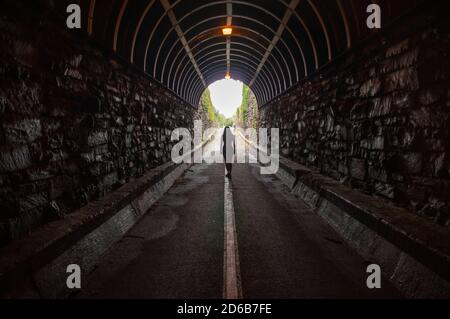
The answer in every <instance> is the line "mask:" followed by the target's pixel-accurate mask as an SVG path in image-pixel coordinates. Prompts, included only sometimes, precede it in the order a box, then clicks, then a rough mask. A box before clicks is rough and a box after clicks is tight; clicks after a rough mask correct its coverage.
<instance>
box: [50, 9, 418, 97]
mask: <svg viewBox="0 0 450 319" xmlns="http://www.w3.org/2000/svg"><path fill="white" fill-rule="evenodd" d="M74 2H77V1H71V0H67V1H57V4H56V5H57V6H58V9H59V10H61V12H65V8H66V6H67V4H68V3H74ZM413 2H418V1H406V0H405V1H403V0H378V1H374V0H372V1H370V0H79V1H78V4H79V5H80V6H81V8H82V12H83V26H84V28H85V30H86V31H87V32H88V33H89V34H90V35H91V36H92V37H94V38H95V39H97V40H98V41H100V42H101V43H102V44H103V45H105V46H107V47H109V48H111V49H112V50H114V51H115V52H116V53H117V54H118V55H120V56H121V57H123V58H125V59H126V60H128V61H129V62H131V63H133V64H135V65H136V66H138V67H139V68H141V69H142V70H143V71H145V72H147V73H148V74H149V75H151V76H152V77H153V78H155V79H156V80H158V81H160V82H161V83H163V84H164V85H165V86H167V87H168V88H170V89H172V90H173V91H175V92H176V93H177V94H178V95H180V96H181V97H182V98H184V99H185V100H186V101H188V102H190V103H192V104H193V105H197V104H198V101H199V100H200V97H201V95H202V93H203V91H204V90H205V88H206V87H207V86H208V85H209V84H211V83H213V82H215V81H217V80H220V79H223V78H224V76H225V74H226V73H227V72H230V73H231V76H232V78H234V79H237V80H241V81H243V82H244V83H246V84H247V85H249V86H250V87H251V89H252V90H253V91H254V93H255V95H256V97H257V100H258V103H259V104H260V105H263V104H265V103H267V102H268V101H270V100H271V99H272V98H274V97H275V96H277V95H279V94H280V93H282V92H284V91H285V90H286V89H288V88H289V87H291V86H292V85H294V84H295V83H297V82H298V81H300V80H301V79H303V78H305V77H306V76H308V75H309V74H311V73H313V72H314V71H316V70H317V69H318V68H320V67H321V66H323V65H325V64H326V63H328V62H329V61H331V60H332V59H333V58H335V57H336V56H338V55H340V54H341V53H343V52H344V51H346V50H347V49H349V48H351V47H352V45H354V44H355V43H357V42H358V41H360V40H361V39H362V38H364V37H365V36H367V35H368V34H369V32H370V30H368V28H367V27H366V25H365V24H366V18H367V16H368V14H367V13H366V8H367V6H368V5H369V4H370V3H376V4H378V5H380V7H381V9H382V13H383V23H387V22H388V21H389V20H392V19H394V18H395V17H396V16H398V15H400V14H401V13H402V12H403V11H405V10H406V9H407V8H409V7H411V6H412V5H413V4H414V3H413ZM228 25H231V26H232V27H233V34H232V35H231V36H230V37H225V36H224V35H223V34H222V28H223V27H224V26H228Z"/></svg>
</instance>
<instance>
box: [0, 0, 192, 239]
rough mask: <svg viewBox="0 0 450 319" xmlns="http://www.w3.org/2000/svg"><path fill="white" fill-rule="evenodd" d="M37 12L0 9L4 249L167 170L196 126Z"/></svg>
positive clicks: (159, 93)
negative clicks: (180, 131) (178, 139)
mask: <svg viewBox="0 0 450 319" xmlns="http://www.w3.org/2000/svg"><path fill="white" fill-rule="evenodd" d="M7 3H8V4H7ZM30 5H31V6H36V8H32V9H29V10H26V9H24V8H23V7H21V5H20V2H18V3H16V4H13V2H12V1H7V2H2V4H0V42H1V43H2V45H1V46H0V60H1V64H0V243H4V242H8V241H10V240H12V239H15V238H18V237H20V236H22V235H23V234H25V233H27V232H29V231H31V230H33V229H34V228H35V227H37V226H39V225H41V224H43V223H46V222H48V221H51V220H54V219H58V218H63V217H64V216H65V215H66V214H69V213H71V212H73V211H74V210H76V209H77V208H79V207H81V206H83V205H85V204H87V203H88V202H89V201H93V200H95V199H98V198H100V197H102V196H103V195H104V194H106V193H107V192H109V191H111V190H113V189H116V188H118V187H119V186H121V185H123V184H124V183H126V182H128V181H130V180H131V179H133V178H134V177H137V176H140V175H142V174H143V173H144V172H145V171H146V170H148V169H151V168H153V167H156V166H158V165H160V164H162V163H164V162H166V161H169V160H170V150H171V146H172V143H171V142H170V135H171V132H172V130H173V129H174V128H176V127H189V128H191V127H192V124H193V119H194V117H196V116H197V115H196V114H195V113H196V111H197V110H196V109H194V108H193V107H192V106H191V105H188V104H187V103H186V102H184V101H182V100H180V99H179V98H177V97H176V96H175V95H174V94H172V93H171V92H169V91H168V90H167V89H165V88H163V87H161V86H160V85H158V84H157V83H156V82H154V81H153V80H151V79H150V78H148V77H147V76H145V75H144V74H142V73H139V72H138V71H136V70H134V69H132V68H131V67H130V66H128V65H126V64H122V63H120V62H118V61H117V60H115V59H114V58H112V57H111V56H110V55H108V54H107V53H105V52H103V51H102V50H100V49H98V48H97V47H96V46H95V45H94V44H92V43H90V41H89V40H88V38H87V37H85V36H83V35H80V34H78V33H73V32H69V31H68V30H66V29H65V28H64V27H62V26H63V23H64V22H63V21H58V20H55V19H56V18H54V17H53V16H52V15H51V13H50V12H46V11H45V8H41V7H39V5H38V4H36V3H31V4H30ZM34 12H39V15H38V14H34Z"/></svg>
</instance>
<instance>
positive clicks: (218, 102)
mask: <svg viewBox="0 0 450 319" xmlns="http://www.w3.org/2000/svg"><path fill="white" fill-rule="evenodd" d="M199 111H200V113H201V119H202V120H203V121H204V122H205V120H206V122H207V123H208V124H209V125H208V126H210V127H220V128H222V127H225V126H233V127H237V128H244V129H246V128H255V129H256V128H258V127H259V112H258V103H257V100H256V96H255V94H254V93H253V91H252V90H251V89H250V88H249V87H248V86H247V85H246V84H244V83H243V82H241V81H239V80H233V79H223V80H219V81H216V82H214V83H212V84H211V85H209V86H208V88H207V89H206V90H205V91H204V92H203V95H202V97H201V99H200V108H199Z"/></svg>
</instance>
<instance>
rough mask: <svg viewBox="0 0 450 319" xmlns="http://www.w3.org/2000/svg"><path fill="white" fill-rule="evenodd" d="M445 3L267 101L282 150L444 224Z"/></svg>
mask: <svg viewBox="0 0 450 319" xmlns="http://www.w3.org/2000/svg"><path fill="white" fill-rule="evenodd" d="M444 12H445V13H442V12H439V10H435V11H433V10H431V11H430V12H420V13H413V14H412V15H411V16H408V17H405V18H403V20H401V21H399V22H398V23H397V24H396V25H394V26H392V27H388V28H387V29H385V30H384V31H383V33H381V34H377V35H374V36H373V37H371V38H370V39H369V40H367V41H366V42H365V43H364V45H362V46H360V47H358V48H355V49H353V50H352V51H350V52H349V53H348V54H346V55H345V56H343V57H342V58H341V59H340V60H337V61H335V62H333V63H332V64H330V65H329V66H328V67H326V68H325V69H323V70H321V71H319V72H317V73H316V74H313V75H311V76H310V77H309V78H308V79H307V80H305V81H303V82H302V83H300V84H299V85H297V86H296V87H294V88H293V89H291V90H290V91H289V92H287V93H285V94H284V95H282V96H280V97H278V98H276V99H275V100H274V101H272V102H270V103H268V104H267V105H265V106H263V107H262V108H261V115H260V117H261V126H262V127H269V128H270V127H278V128H280V134H281V141H280V142H281V145H280V150H281V152H282V155H284V156H286V157H288V158H290V159H292V160H295V161H297V162H300V163H302V164H304V165H307V166H309V167H313V168H317V169H318V170H320V172H322V173H323V174H326V175H328V176H331V177H333V178H335V179H337V180H341V181H342V182H343V183H348V185H350V186H352V187H354V188H358V189H361V190H362V191H364V192H367V193H370V194H374V195H376V196H380V197H382V198H385V199H388V200H391V201H394V202H395V203H397V204H399V205H401V206H404V207H407V208H408V209H410V210H411V211H413V212H415V213H417V214H420V215H422V216H424V217H426V218H430V219H432V220H434V221H435V222H437V223H438V224H441V225H446V226H447V227H449V226H450V219H449V215H450V208H449V206H450V205H449V200H450V125H449V123H450V122H449V121H450V119H449V113H450V112H449V111H450V85H449V83H450V81H449V75H450V72H449V70H450V58H449V53H450V45H449V43H450V39H449V22H448V21H449V20H448V17H447V16H446V14H448V11H444ZM430 22H431V24H430Z"/></svg>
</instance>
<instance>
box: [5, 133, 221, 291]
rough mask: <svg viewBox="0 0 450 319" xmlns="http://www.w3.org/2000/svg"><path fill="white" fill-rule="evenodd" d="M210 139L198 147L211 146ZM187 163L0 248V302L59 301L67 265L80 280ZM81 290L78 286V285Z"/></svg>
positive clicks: (128, 186) (157, 171) (146, 177)
mask: <svg viewBox="0 0 450 319" xmlns="http://www.w3.org/2000/svg"><path fill="white" fill-rule="evenodd" d="M213 137H214V135H211V136H210V137H209V138H208V139H206V140H205V141H204V143H203V144H202V145H203V146H204V145H205V144H207V143H208V142H210V141H211V139H212V138H213ZM191 166H192V164H174V163H171V162H169V163H166V164H164V165H161V166H159V167H157V168H155V169H153V170H151V171H149V172H148V173H147V174H145V175H144V176H142V177H140V178H138V179H136V180H135V181H132V182H130V183H128V184H126V185H124V186H122V187H121V188H119V189H117V190H115V191H113V192H111V193H110V194H108V195H106V196H105V197H103V198H102V199H100V200H98V201H96V202H92V203H90V204H88V205H87V206H85V207H83V208H81V209H80V210H78V211H77V212H74V213H72V214H70V215H68V216H67V217H66V218H64V219H63V220H58V221H55V222H52V223H50V224H47V225H44V226H42V227H41V228H39V229H38V230H36V231H35V232H33V233H32V234H31V235H30V236H28V237H25V238H23V239H19V240H17V241H15V242H13V243H11V244H10V245H8V246H6V247H4V248H2V249H0V298H63V297H67V296H68V295H70V293H72V292H73V291H71V290H69V289H68V288H67V286H66V280H67V277H68V276H69V274H68V273H67V272H66V270H67V266H68V265H70V264H76V265H79V266H80V267H81V270H82V278H85V275H87V274H88V273H90V272H91V271H92V270H93V269H94V267H95V265H96V264H97V262H98V260H99V259H100V257H101V256H102V255H103V254H104V253H105V252H106V251H107V250H108V249H109V248H110V247H111V246H112V245H113V244H114V243H115V242H117V241H118V240H120V239H121V238H122V237H123V236H124V235H125V234H126V233H127V231H128V230H130V229H131V228H132V227H133V226H134V225H135V224H136V222H137V221H138V220H139V219H140V218H141V217H142V216H143V215H145V214H146V213H147V211H148V210H149V209H150V207H151V206H152V205H153V204H154V203H155V202H156V201H158V200H159V199H160V198H161V197H162V196H163V195H164V193H166V192H167V191H168V190H169V189H170V188H171V187H172V185H173V184H174V183H175V181H176V180H177V179H178V178H179V177H180V176H181V175H182V174H183V173H184V172H185V171H186V170H187V169H188V168H189V167H191ZM82 285H83V282H82Z"/></svg>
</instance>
